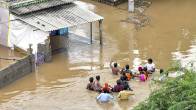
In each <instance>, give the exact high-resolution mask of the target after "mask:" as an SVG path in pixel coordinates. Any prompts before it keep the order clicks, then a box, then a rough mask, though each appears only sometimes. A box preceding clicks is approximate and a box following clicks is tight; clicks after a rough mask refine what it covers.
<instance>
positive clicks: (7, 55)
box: [0, 46, 22, 69]
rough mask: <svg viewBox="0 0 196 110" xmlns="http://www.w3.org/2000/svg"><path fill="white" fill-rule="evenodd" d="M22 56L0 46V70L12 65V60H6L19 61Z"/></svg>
mask: <svg viewBox="0 0 196 110" xmlns="http://www.w3.org/2000/svg"><path fill="white" fill-rule="evenodd" d="M21 57H22V54H20V53H18V52H14V51H12V50H11V49H9V48H6V47H3V46H0V58H1V59H0V69H2V68H5V67H7V66H8V65H10V64H12V63H14V62H15V61H14V60H8V59H20V58H21Z"/></svg>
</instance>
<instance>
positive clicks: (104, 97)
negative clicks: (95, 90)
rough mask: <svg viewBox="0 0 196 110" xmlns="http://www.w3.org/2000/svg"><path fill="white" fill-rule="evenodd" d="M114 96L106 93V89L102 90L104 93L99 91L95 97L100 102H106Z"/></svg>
mask: <svg viewBox="0 0 196 110" xmlns="http://www.w3.org/2000/svg"><path fill="white" fill-rule="evenodd" d="M113 98H114V97H113V96H112V95H110V94H109V93H107V92H106V91H104V93H101V94H100V95H99V96H98V97H97V101H99V102H101V103H107V102H109V101H111V100H112V99H113Z"/></svg>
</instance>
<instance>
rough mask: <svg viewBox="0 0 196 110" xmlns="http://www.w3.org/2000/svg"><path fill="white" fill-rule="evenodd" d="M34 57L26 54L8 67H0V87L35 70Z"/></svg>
mask: <svg viewBox="0 0 196 110" xmlns="http://www.w3.org/2000/svg"><path fill="white" fill-rule="evenodd" d="M34 62H35V57H34V55H33V54H28V55H26V56H25V57H23V58H21V59H19V60H17V61H16V62H15V63H13V64H11V65H9V66H8V67H5V68H2V69H0V88H2V87H4V86H6V85H8V84H10V83H12V82H14V81H16V80H18V79H19V78H22V77H23V76H25V75H27V74H30V73H32V72H33V71H35V63H34Z"/></svg>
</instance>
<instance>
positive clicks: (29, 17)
mask: <svg viewBox="0 0 196 110" xmlns="http://www.w3.org/2000/svg"><path fill="white" fill-rule="evenodd" d="M74 1H75V0H4V2H3V3H2V4H4V5H2V6H1V8H0V45H3V46H6V47H11V48H13V47H14V46H17V47H20V48H22V49H24V50H27V49H28V47H29V45H30V44H31V45H32V48H33V53H34V54H37V53H39V50H40V52H43V53H42V54H43V55H44V57H47V56H50V55H51V51H52V49H50V47H51V45H50V44H51V43H50V42H51V41H50V40H51V39H50V36H55V35H58V36H61V35H64V34H66V33H68V28H69V27H73V26H77V25H81V24H87V23H88V24H90V25H89V26H90V31H91V32H90V33H91V34H90V42H91V43H92V22H96V21H98V22H99V34H100V44H101V45H102V21H103V17H101V16H99V15H97V14H95V13H93V12H91V11H89V10H85V9H82V8H80V7H79V6H78V5H76V4H75V3H74ZM47 39H49V40H48V41H46V40H47ZM59 42H61V40H59V41H57V42H55V43H56V44H60V43H59ZM42 44H43V45H42ZM39 45H40V46H42V47H41V49H39ZM44 59H47V58H44ZM49 60H50V58H49Z"/></svg>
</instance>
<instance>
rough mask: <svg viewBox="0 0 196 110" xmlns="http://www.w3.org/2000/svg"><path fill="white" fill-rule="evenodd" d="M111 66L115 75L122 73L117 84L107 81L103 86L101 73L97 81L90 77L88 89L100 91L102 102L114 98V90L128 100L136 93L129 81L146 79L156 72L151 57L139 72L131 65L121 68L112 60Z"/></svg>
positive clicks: (99, 99)
mask: <svg viewBox="0 0 196 110" xmlns="http://www.w3.org/2000/svg"><path fill="white" fill-rule="evenodd" d="M110 67H111V70H112V74H113V75H119V74H120V78H119V79H118V80H117V81H116V85H114V86H113V87H112V86H110V85H109V84H108V83H105V84H104V86H101V84H100V76H99V75H97V76H96V77H95V81H94V78H93V77H90V78H89V83H88V85H87V89H88V90H91V91H97V92H100V95H99V96H98V97H97V101H99V102H102V103H105V102H109V101H110V100H112V99H113V96H112V95H111V94H110V93H112V92H119V94H118V99H120V100H123V99H126V100H127V99H128V98H129V96H130V95H134V93H133V90H132V88H131V87H130V86H129V83H128V81H130V80H132V79H135V78H139V80H140V81H146V80H147V79H148V78H149V75H150V74H153V73H154V72H155V64H154V63H153V60H152V59H151V58H149V59H148V63H146V64H145V65H144V66H139V67H138V70H137V72H133V71H132V70H130V68H129V65H125V67H124V68H120V67H119V65H118V63H117V62H111V63H110Z"/></svg>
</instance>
